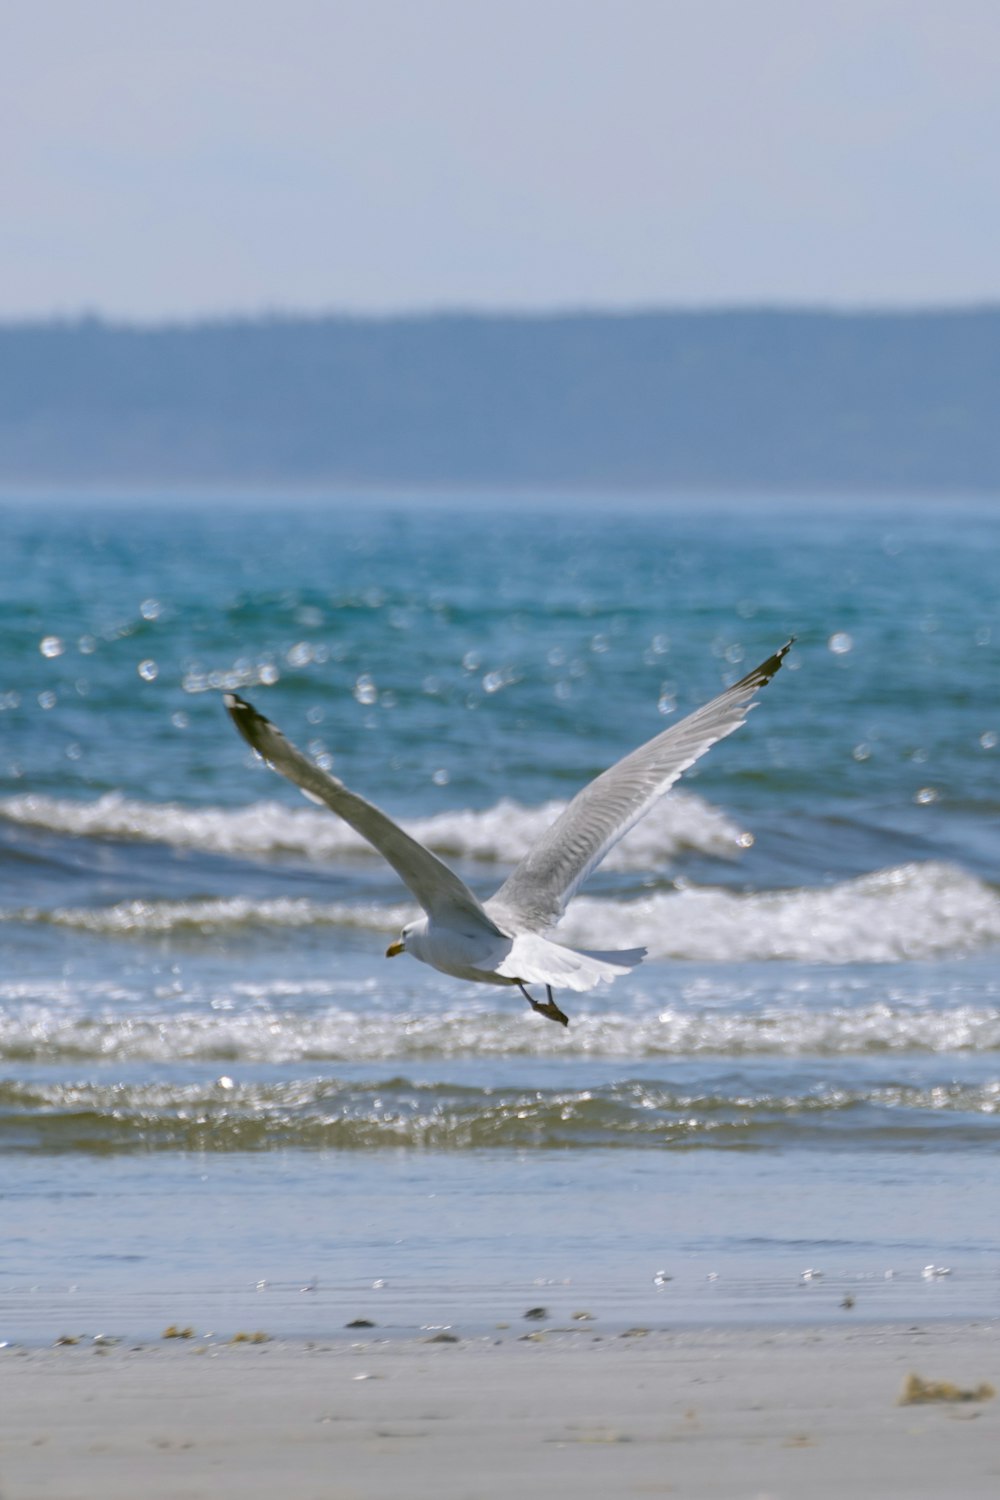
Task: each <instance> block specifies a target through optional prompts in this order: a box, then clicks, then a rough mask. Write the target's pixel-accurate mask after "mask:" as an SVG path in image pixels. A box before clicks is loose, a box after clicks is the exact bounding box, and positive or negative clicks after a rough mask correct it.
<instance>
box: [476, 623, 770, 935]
mask: <svg viewBox="0 0 1000 1500" xmlns="http://www.w3.org/2000/svg"><path fill="white" fill-rule="evenodd" d="M793 641H794V637H793V638H792V640H791V641H788V642H787V643H786V644H785V645H784V646H782V647H781V650H780V651H776V652H775V653H774V655H773V656H769V657H768V659H767V661H765V662H762V663H761V665H760V666H759V667H755V668H754V670H753V671H752V672H748V673H747V675H746V677H744V678H742V679H741V680H740V681H739V682H737V683H736V684H734V686H733V687H731V688H727V690H726V691H725V692H724V693H722V694H720V696H719V697H718V698H713V699H712V701H711V703H706V704H705V706H704V707H703V708H699V709H697V710H696V711H695V712H694V713H693V714H689V715H688V717H687V718H686V719H682V720H681V722H680V723H679V724H674V725H673V726H672V727H671V728H670V729H666V730H664V732H663V733H662V734H658V735H657V736H656V738H655V739H652V740H648V741H647V743H646V744H645V745H640V747H639V749H638V750H633V751H632V754H631V755H626V756H625V758H624V760H620V761H618V763H617V765H614V766H612V767H611V769H610V770H608V771H605V772H604V773H603V774H602V775H600V776H598V777H597V778H596V779H595V780H594V781H592V782H591V783H590V784H589V786H586V787H584V789H583V790H582V791H581V792H579V793H578V794H577V795H576V796H575V797H574V798H573V801H572V802H571V803H570V804H569V806H568V807H567V808H566V809H565V811H564V812H563V813H561V814H560V816H559V817H558V818H557V819H556V821H555V822H554V823H553V824H552V827H551V828H549V829H547V830H546V832H545V833H543V834H542V836H541V838H540V839H539V840H538V842H537V843H536V844H535V845H534V847H533V848H532V849H531V850H530V851H529V852H528V854H527V855H525V857H524V859H522V861H521V863H520V864H519V865H518V866H517V868H516V869H515V870H514V871H513V873H512V874H511V876H510V878H509V879H508V880H506V881H505V882H504V884H503V885H502V886H501V887H500V889H499V890H498V891H497V893H496V895H494V896H491V897H490V899H489V901H487V902H486V910H487V911H488V912H489V913H490V914H491V915H492V916H494V917H496V919H497V921H498V922H500V923H501V925H504V924H505V923H506V924H508V925H511V924H513V925H514V926H515V927H517V928H524V927H527V928H528V929H529V930H530V931H533V932H543V931H544V930H545V929H546V928H548V927H551V926H552V925H553V924H554V923H556V922H557V921H558V920H559V918H560V917H561V916H562V914H563V912H564V911H565V909H566V904H567V902H568V901H569V900H570V899H571V897H572V896H573V895H574V894H575V892H576V891H577V890H578V888H579V887H580V885H581V884H582V883H583V881H584V880H586V878H587V876H588V875H589V874H590V873H591V872H592V871H593V870H594V869H596V867H597V866H598V865H599V864H600V862H601V860H602V859H603V858H604V856H605V855H606V854H607V852H608V850H609V849H611V848H613V847H614V845H615V844H617V842H618V840H619V839H621V838H623V837H624V836H625V834H626V833H628V831H629V829H630V828H632V827H633V826H634V825H635V824H636V823H637V822H638V821H639V819H640V818H641V817H642V816H643V814H644V813H646V812H648V811H649V809H650V808H651V807H652V805H653V803H654V802H656V801H657V800H658V799H659V798H660V797H662V795H663V793H664V792H666V791H667V790H668V789H669V788H670V787H671V786H673V784H674V782H675V781H676V780H677V778H678V777H679V776H680V775H681V774H682V772H684V771H686V770H687V769H688V767H689V766H691V765H693V764H694V762H695V761H696V760H697V759H698V758H699V756H702V755H704V754H705V751H706V750H708V749H710V748H711V746H712V745H714V744H715V743H716V741H717V740H721V739H723V738H724V737H725V736H726V735H727V734H732V732H733V730H734V729H738V728H739V726H740V725H741V724H742V723H743V722H744V720H745V719H746V716H747V713H748V712H749V710H750V709H751V708H752V707H753V706H754V705H753V697H754V694H755V693H756V692H757V691H758V689H759V688H762V687H764V685H765V684H766V683H768V682H770V680H771V678H772V677H773V676H774V674H775V672H777V670H778V668H779V667H780V666H781V663H782V661H783V660H784V658H785V656H786V655H787V654H788V652H789V650H790V649H791V647H792V644H793Z"/></svg>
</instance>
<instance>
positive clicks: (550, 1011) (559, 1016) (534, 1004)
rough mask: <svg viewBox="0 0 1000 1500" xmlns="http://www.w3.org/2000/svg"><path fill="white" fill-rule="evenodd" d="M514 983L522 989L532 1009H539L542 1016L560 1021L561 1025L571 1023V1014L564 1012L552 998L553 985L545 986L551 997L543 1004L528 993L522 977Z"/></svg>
mask: <svg viewBox="0 0 1000 1500" xmlns="http://www.w3.org/2000/svg"><path fill="white" fill-rule="evenodd" d="M514 983H515V984H516V985H517V987H518V989H519V990H520V991H521V994H522V995H523V996H524V998H525V1000H527V1002H528V1004H529V1005H530V1006H531V1008H532V1010H537V1012H538V1014H539V1015H540V1016H547V1017H548V1019H549V1020H550V1021H556V1022H558V1024H559V1025H560V1026H568V1025H569V1016H567V1015H564V1014H563V1012H562V1011H561V1010H560V1009H559V1007H558V1005H557V1004H556V1002H555V1001H554V1000H553V998H552V986H551V985H548V984H547V985H546V986H545V993H546V994H547V995H548V997H549V998H548V1000H547V1001H546V1002H545V1004H544V1005H543V1004H542V1003H541V1001H540V1000H532V998H531V996H530V995H529V994H528V991H527V990H526V989H525V987H524V984H523V983H522V981H521V980H520V979H515V981H514Z"/></svg>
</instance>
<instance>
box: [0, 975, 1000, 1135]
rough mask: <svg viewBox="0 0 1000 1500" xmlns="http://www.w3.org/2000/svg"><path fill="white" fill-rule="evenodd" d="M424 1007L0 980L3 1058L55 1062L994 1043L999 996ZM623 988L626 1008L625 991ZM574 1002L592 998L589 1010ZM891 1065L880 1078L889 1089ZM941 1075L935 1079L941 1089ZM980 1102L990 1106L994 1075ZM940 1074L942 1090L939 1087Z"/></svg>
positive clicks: (834, 1050) (694, 998) (322, 992)
mask: <svg viewBox="0 0 1000 1500" xmlns="http://www.w3.org/2000/svg"><path fill="white" fill-rule="evenodd" d="M436 999H437V1001H438V1003H437V1004H435V1005H433V1006H432V1007H429V1008H428V1007H425V1008H420V1009H417V1008H413V1007H412V1005H410V1004H405V1003H403V1004H399V1005H396V1006H395V1007H393V1008H392V1009H391V1010H390V1009H387V1008H386V1007H385V1002H384V999H383V1001H382V1003H381V1004H380V1002H379V999H378V994H377V985H376V982H375V981H374V980H369V981H362V982H360V983H355V982H344V981H337V980H323V981H316V980H305V981H291V982H274V981H267V982H262V983H261V982H247V983H245V984H239V983H238V984H228V985H220V986H214V985H211V984H208V985H206V984H196V985H194V986H192V985H184V986H183V989H182V991H181V992H177V991H174V990H173V989H171V988H170V987H169V986H164V987H162V989H158V990H157V992H156V993H155V994H152V995H151V994H150V993H148V992H145V993H144V992H143V991H142V989H141V987H135V988H131V987H129V986H122V985H120V984H117V983H111V982H108V981H97V982H92V983H89V984H88V983H86V982H82V981H72V980H64V979H63V980H54V981H51V982H41V983H37V984H35V985H31V984H27V983H25V982H16V983H15V982H7V983H4V982H0V1002H2V1006H0V1057H4V1058H6V1059H8V1060H12V1059H17V1058H21V1059H25V1058H31V1059H35V1060H40V1061H44V1060H52V1061H54V1060H56V1059H58V1058H61V1057H62V1058H67V1057H103V1058H116V1059H119V1060H122V1061H155V1062H164V1063H166V1062H179V1061H188V1062H219V1063H221V1062H237V1061H239V1062H244V1063H248V1064H250V1063H290V1062H308V1061H313V1062H320V1061H323V1060H328V1061H345V1062H356V1063H372V1062H386V1063H390V1064H394V1065H395V1064H397V1063H400V1062H404V1061H406V1060H410V1061H415V1060H419V1059H432V1058H435V1057H450V1058H458V1057H467V1058H474V1057H506V1058H511V1057H515V1056H541V1057H548V1056H559V1057H563V1056H566V1055H568V1054H579V1055H581V1056H588V1057H595V1058H597V1057H605V1058H612V1059H615V1058H621V1059H622V1060H624V1061H627V1060H630V1059H631V1060H636V1059H640V1058H644V1057H645V1058H655V1057H661V1056H663V1057H685V1056H686V1057H693V1056H699V1057H706V1058H710V1057H713V1056H719V1057H747V1058H753V1057H772V1058H781V1057H787V1058H796V1057H800V1056H804V1055H809V1056H824V1055H825V1056H860V1055H872V1054H881V1053H899V1052H906V1053H914V1052H923V1053H928V1052H933V1053H945V1052H949V1053H953V1052H969V1053H996V1052H998V1051H1000V994H996V993H994V996H993V999H992V1001H991V1000H989V999H987V998H985V997H984V998H983V999H982V1000H981V1001H980V1002H979V1003H976V1004H969V1003H967V1002H965V1003H961V1002H958V1001H956V1000H954V999H952V998H951V996H950V995H949V994H948V993H945V994H944V995H934V996H931V995H928V994H926V993H924V992H922V991H921V990H920V989H919V988H916V989H915V990H914V991H912V992H911V993H910V994H908V995H906V996H899V997H897V998H895V999H894V1000H892V1001H889V1000H884V1001H877V1002H876V1001H873V1000H871V998H870V997H867V998H859V996H858V995H856V994H854V993H853V992H852V991H851V989H850V986H849V985H844V986H838V985H837V984H836V983H830V984H827V985H824V984H820V985H818V986H817V987H814V988H813V989H810V990H807V991H806V992H805V993H803V991H802V989H801V987H800V986H799V985H798V984H795V985H785V986H782V985H781V984H780V982H779V983H778V984H776V985H768V986H767V987H766V988H765V987H761V986H758V989H757V991H756V992H750V993H747V994H745V995H743V996H742V997H738V996H736V995H733V994H730V995H728V996H727V1001H728V1003H727V1004H725V1005H721V1004H720V1003H719V996H718V995H715V996H714V997H710V996H708V995H707V994H706V992H705V990H704V987H703V986H699V985H693V986H691V985H688V986H684V987H683V989H682V990H681V991H680V992H679V993H677V992H675V994H674V998H673V1000H672V1002H671V1003H670V1004H669V1005H668V1006H666V1007H665V1008H664V1006H663V998H662V994H661V995H659V996H657V995H654V994H649V993H647V994H642V993H640V994H639V995H638V996H635V997H624V996H619V995H617V994H616V993H614V992H612V993H611V994H608V995H602V996H599V997H595V998H591V999H589V1000H587V1001H579V1002H578V1004H579V1006H580V1008H579V1009H578V1010H574V1013H573V1017H572V1024H571V1026H570V1028H569V1030H568V1031H562V1030H561V1029H560V1030H557V1029H556V1028H555V1027H552V1026H541V1025H538V1024H536V1023H535V1022H534V1019H533V1018H532V1017H531V1016H529V1015H528V1014H527V1012H526V1010H525V1007H524V1006H523V1004H521V1003H519V1002H518V1000H517V998H516V997H514V996H511V995H510V994H508V993H506V992H504V993H501V992H500V991H498V990H478V991H477V992H476V993H475V994H474V995H471V996H470V995H469V994H468V993H467V992H466V993H465V994H462V993H460V994H459V996H458V998H455V997H454V996H448V997H447V998H446V997H445V996H444V991H443V988H442V990H441V992H440V993H439V994H438V995H437V996H436ZM621 999H626V1003H625V1005H624V1006H622V1005H621V1004H620V1003H619V1002H620V1000H621ZM584 1006H587V1007H590V1008H584ZM890 1077H891V1075H886V1078H885V1079H883V1080H882V1083H883V1084H886V1083H887V1080H889V1078H890ZM935 1086H936V1085H935ZM983 1086H984V1088H985V1091H986V1092H985V1094H984V1100H985V1101H986V1102H984V1105H983V1106H982V1107H983V1108H989V1109H990V1110H991V1111H992V1112H993V1113H1000V1080H998V1079H997V1078H996V1077H995V1076H994V1077H993V1078H991V1079H986V1080H985V1082H984V1085H983ZM948 1087H950V1086H949V1085H942V1088H943V1090H944V1092H945V1093H947V1088H948Z"/></svg>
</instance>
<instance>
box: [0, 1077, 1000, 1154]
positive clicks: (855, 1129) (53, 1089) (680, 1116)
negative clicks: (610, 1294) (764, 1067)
mask: <svg viewBox="0 0 1000 1500" xmlns="http://www.w3.org/2000/svg"><path fill="white" fill-rule="evenodd" d="M998 1107H1000V1082H997V1081H991V1082H988V1083H985V1084H980V1085H975V1084H952V1085H950V1086H945V1087H925V1086H919V1085H904V1084H875V1085H873V1086H872V1087H870V1088H859V1087H855V1088H843V1087H837V1086H835V1085H831V1084H820V1085H817V1086H814V1087H804V1088H800V1089H799V1090H797V1091H792V1092H788V1091H783V1092H781V1093H774V1092H769V1091H767V1090H763V1091H754V1090H747V1091H743V1090H740V1089H734V1090H732V1091H731V1092H730V1091H723V1092H703V1091H698V1090H686V1089H672V1088H670V1087H668V1086H665V1085H663V1084H658V1083H650V1082H646V1081H643V1080H639V1079H629V1078H626V1079H623V1080H621V1081H617V1082H614V1083H608V1084H605V1085H603V1086H599V1087H595V1088H587V1089H579V1088H568V1089H555V1088H543V1089H539V1088H522V1087H517V1086H513V1087H499V1088H481V1087H469V1086H466V1087H461V1086H456V1085H454V1084H449V1083H417V1082H413V1081H411V1080H410V1079H408V1078H406V1077H401V1076H392V1077H389V1078H386V1079H384V1080H383V1081H379V1082H375V1083H365V1084H357V1083H350V1082H344V1081H342V1080H339V1079H331V1078H326V1079H307V1080H296V1081H295V1082H282V1083H273V1082H271V1083H259V1082H250V1083H237V1082H235V1081H234V1080H233V1079H231V1078H229V1077H225V1076H223V1077H221V1078H219V1079H217V1080H215V1081H214V1082H209V1083H143V1084H132V1085H123V1084H99V1083H83V1084H71V1083H47V1082H34V1081H33V1082H29V1083H4V1084H0V1142H2V1143H3V1144H4V1145H5V1147H6V1148H7V1149H14V1150H22V1151H25V1150H27V1151H32V1150H33V1151H49V1152H53V1151H73V1152H84V1153H86V1152H102V1153H106V1152H116V1151H117V1152H122V1151H141V1152H149V1151H177V1150H191V1151H206V1150H207V1151H213V1152H218V1151H262V1150H275V1149H279V1150H280V1149H287V1148H289V1147H306V1148H328V1149H329V1148H336V1149H339V1150H344V1149H348V1150H350V1149H372V1148H384V1147H387V1146H389V1147H393V1146H395V1147H401V1146H402V1147H416V1148H425V1149H433V1150H480V1149H484V1148H490V1147H503V1148H505V1149H507V1150H510V1149H511V1148H522V1149H536V1150H553V1149H556V1150H558V1149H573V1148H578V1149H579V1148H582V1149H586V1150H593V1149H595V1148H599V1149H606V1148H609V1147H616V1146H624V1147H627V1148H631V1149H635V1148H636V1147H640V1148H641V1147H647V1148H652V1149H658V1150H663V1149H671V1148H673V1149H684V1148H697V1147H699V1146H700V1147H706V1146H710V1147H714V1148H715V1149H719V1148H720V1147H721V1148H727V1147H728V1148H729V1149H741V1150H746V1149H748V1148H750V1149H752V1148H755V1147H758V1148H759V1147H764V1146H766V1147H772V1148H773V1147H775V1146H780V1145H781V1144H783V1143H786V1142H794V1143H795V1145H796V1146H798V1147H802V1146H808V1145H809V1144H810V1143H811V1142H813V1143H815V1144H822V1145H823V1146H824V1147H827V1148H828V1147H829V1145H830V1144H831V1141H833V1140H836V1139H838V1138H839V1139H840V1140H841V1142H842V1143H843V1144H844V1145H850V1146H856V1145H857V1144H858V1142H859V1141H860V1140H863V1139H865V1138H867V1137H869V1136H870V1135H872V1134H873V1133H876V1132H877V1134H878V1139H879V1141H880V1144H881V1146H882V1147H883V1149H884V1148H886V1147H892V1146H896V1147H897V1148H898V1147H903V1148H906V1147H909V1148H910V1149H913V1148H915V1147H918V1146H926V1145H933V1144H935V1143H938V1144H942V1145H944V1144H954V1142H955V1141H956V1140H957V1139H961V1140H962V1141H963V1142H964V1143H966V1144H973V1143H976V1142H983V1141H985V1140H988V1139H990V1138H991V1137H992V1136H993V1135H994V1134H995V1131H996V1115H997V1111H998Z"/></svg>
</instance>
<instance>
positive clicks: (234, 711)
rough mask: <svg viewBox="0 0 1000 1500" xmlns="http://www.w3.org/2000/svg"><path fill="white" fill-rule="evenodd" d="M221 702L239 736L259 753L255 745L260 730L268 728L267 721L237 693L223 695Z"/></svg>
mask: <svg viewBox="0 0 1000 1500" xmlns="http://www.w3.org/2000/svg"><path fill="white" fill-rule="evenodd" d="M222 701H223V703H224V704H225V705H226V711H227V713H228V714H229V717H230V718H231V719H232V721H233V723H234V724H235V726H236V728H237V729H238V730H239V732H240V734H241V735H242V736H243V738H244V739H245V740H246V742H247V744H248V745H249V746H250V748H251V750H256V751H257V753H258V755H259V754H260V753H261V752H260V749H259V747H258V744H257V740H258V738H259V736H260V733H261V730H262V729H263V728H264V727H265V726H266V727H268V728H270V725H269V724H268V720H267V719H265V718H264V715H263V714H259V713H258V712H257V710H256V709H255V708H254V706H253V704H252V703H248V702H247V700H246V699H245V698H241V697H240V695H239V693H224V694H223V695H222Z"/></svg>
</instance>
